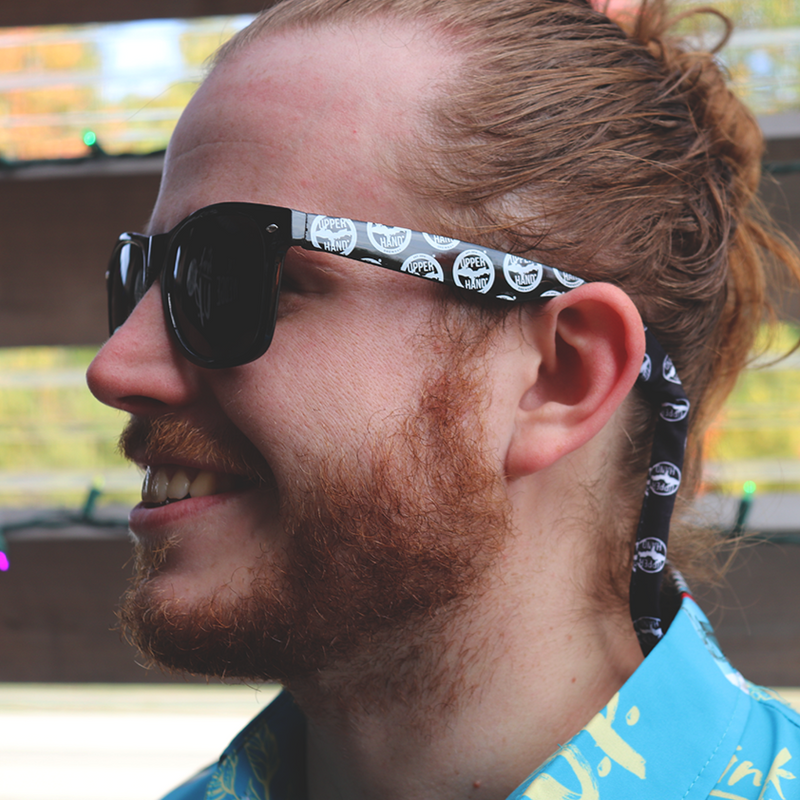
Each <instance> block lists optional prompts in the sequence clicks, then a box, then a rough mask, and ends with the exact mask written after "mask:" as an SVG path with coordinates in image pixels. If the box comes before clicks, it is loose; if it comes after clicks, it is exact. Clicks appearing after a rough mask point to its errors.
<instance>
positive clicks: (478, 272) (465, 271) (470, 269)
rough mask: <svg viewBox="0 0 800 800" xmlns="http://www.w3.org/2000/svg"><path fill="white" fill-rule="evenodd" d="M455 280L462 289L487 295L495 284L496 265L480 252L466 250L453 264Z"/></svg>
mask: <svg viewBox="0 0 800 800" xmlns="http://www.w3.org/2000/svg"><path fill="white" fill-rule="evenodd" d="M453 280H454V281H455V283H456V286H459V287H461V288H462V289H470V290H471V291H473V292H480V293H481V294H486V292H488V291H489V289H491V288H492V284H493V283H494V264H493V263H492V261H491V259H490V258H489V256H487V255H486V253H484V252H482V251H480V250H464V251H463V252H462V253H459V254H458V257H457V258H456V260H455V263H454V264H453Z"/></svg>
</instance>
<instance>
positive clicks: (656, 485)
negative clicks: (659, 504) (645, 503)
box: [647, 461, 681, 497]
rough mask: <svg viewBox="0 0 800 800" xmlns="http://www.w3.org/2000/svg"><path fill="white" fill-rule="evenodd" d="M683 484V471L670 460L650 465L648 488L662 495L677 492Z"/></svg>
mask: <svg viewBox="0 0 800 800" xmlns="http://www.w3.org/2000/svg"><path fill="white" fill-rule="evenodd" d="M680 485H681V471H680V470H679V469H678V468H677V467H676V466H675V465H674V464H671V463H670V462H669V461H659V463H658V464H653V466H652V467H650V476H649V478H648V481H647V488H648V489H649V490H650V491H652V492H653V493H655V494H659V495H661V496H662V497H667V496H668V495H671V494H675V492H677V491H678V489H679V488H680Z"/></svg>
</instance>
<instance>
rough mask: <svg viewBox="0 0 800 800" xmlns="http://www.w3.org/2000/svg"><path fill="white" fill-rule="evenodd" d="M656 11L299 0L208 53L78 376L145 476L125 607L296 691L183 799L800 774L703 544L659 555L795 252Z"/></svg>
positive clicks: (711, 88) (734, 136) (728, 101)
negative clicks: (755, 211) (726, 631)
mask: <svg viewBox="0 0 800 800" xmlns="http://www.w3.org/2000/svg"><path fill="white" fill-rule="evenodd" d="M661 12H662V9H661V8H660V6H657V5H650V6H648V7H647V8H646V9H645V10H644V11H643V13H642V16H641V17H640V18H639V20H638V22H637V23H636V25H637V26H638V28H637V30H636V31H635V32H634V33H633V34H632V35H626V34H624V33H623V31H622V30H621V29H620V28H619V27H618V26H617V25H616V24H614V23H613V22H610V21H609V20H608V18H607V17H605V16H604V15H603V14H601V13H599V12H597V11H595V10H593V9H591V8H590V6H589V5H588V4H587V3H585V2H582V1H581V0H572V1H571V2H567V1H565V2H555V1H554V0H537V1H536V2H519V3H517V2H514V1H513V0H503V2H500V0H458V1H457V2H456V0H452V1H451V0H444V1H442V0H437V2H433V1H432V0H430V1H428V0H405V1H404V0H397V1H396V2H395V0H385V1H384V0H363V1H362V0H355V1H352V0H351V2H344V1H343V0H342V1H341V2H339V1H337V0H298V1H296V2H287V3H283V4H280V5H278V6H276V7H275V8H273V9H272V10H270V11H268V12H266V14H265V15H264V16H262V17H261V18H259V20H258V21H257V22H256V23H254V25H253V26H251V28H250V29H249V30H248V31H246V32H245V33H244V34H242V35H240V36H239V37H237V39H236V40H235V41H234V42H233V44H231V45H229V46H227V47H226V48H225V49H224V50H223V52H222V53H221V54H220V56H219V57H218V59H217V63H216V65H215V67H214V69H213V71H212V72H211V74H210V76H209V77H208V79H207V80H206V81H205V83H204V84H203V86H202V87H201V88H200V90H199V91H198V93H197V95H196V96H195V98H194V99H193V100H192V102H191V103H190V105H189V107H188V108H187V110H186V112H185V113H184V115H183V117H182V118H181V121H180V122H179V124H178V127H177V129H176V131H175V134H174V137H173V139H172V142H171V143H170V147H169V151H168V154H167V159H166V163H165V168H164V176H163V181H162V186H161V190H160V193H159V196H158V200H157V202H156V206H155V210H154V212H153V216H152V220H151V222H150V235H149V236H140V235H136V234H126V235H124V236H123V237H121V239H120V242H119V243H118V245H117V248H116V249H115V255H114V257H113V258H112V267H111V274H110V278H109V289H110V311H111V326H112V331H115V332H114V334H113V336H112V337H111V339H110V340H109V341H108V343H107V344H106V345H105V347H104V348H103V350H102V351H101V352H100V354H99V355H98V357H97V359H96V360H95V362H94V363H93V365H92V367H91V369H90V371H89V384H90V387H91V389H92V391H93V392H94V394H95V395H96V396H97V397H98V398H99V399H100V400H102V401H103V402H106V403H108V404H110V405H113V406H116V407H118V408H121V409H123V410H125V411H128V412H130V413H131V415H132V420H131V423H130V425H129V427H128V429H127V430H126V432H125V434H124V435H123V440H122V443H123V449H124V451H125V453H126V454H127V456H128V457H129V458H131V459H132V460H134V461H136V462H137V463H139V464H141V465H142V466H143V467H144V468H145V469H146V476H145V482H144V487H143V502H142V503H141V504H140V505H138V506H137V507H136V508H135V509H134V510H133V512H132V514H131V530H132V532H133V536H134V539H135V541H136V544H137V556H138V562H137V566H138V569H137V581H136V584H135V586H134V588H133V589H132V590H131V592H130V593H129V595H128V597H127V598H126V600H125V604H124V609H123V620H124V623H125V624H126V625H127V626H128V627H129V629H130V630H131V631H132V634H133V636H134V637H135V639H136V641H137V643H138V644H139V646H140V647H141V648H142V650H143V651H144V652H145V653H146V654H147V655H149V656H150V657H151V658H152V659H154V660H155V661H158V662H160V663H162V664H165V665H167V666H170V667H173V668H177V669H182V670H189V671H193V672H199V673H204V674H213V675H220V676H226V677H241V678H246V679H249V680H279V681H281V682H282V683H284V685H285V686H286V687H287V690H288V691H287V692H286V693H284V694H283V695H282V696H281V697H280V698H279V699H278V700H277V701H276V702H275V703H274V704H273V705H272V706H271V707H270V708H268V709H267V710H266V711H265V712H264V713H263V714H262V715H260V716H259V717H258V718H257V719H256V720H254V722H253V723H251V725H250V726H248V728H247V729H245V731H243V732H242V734H240V736H239V737H238V738H237V739H236V740H235V741H234V742H233V743H232V745H231V747H230V748H229V749H228V750H227V751H226V753H225V754H224V755H223V757H222V758H221V760H220V762H219V763H218V764H217V765H214V766H213V767H211V768H209V770H207V771H205V772H204V773H202V774H201V775H200V776H197V777H196V778H195V779H193V781H191V782H190V783H188V784H187V785H186V786H184V787H181V788H180V789H178V790H176V791H175V792H174V793H173V794H172V795H170V797H172V798H189V797H191V798H195V797H208V798H218V797H229V796H230V797H271V798H304V797H308V798H311V799H312V800H325V799H326V798H336V797H346V798H373V797H381V798H391V797H405V798H407V797H415V798H452V797H485V798H503V797H507V796H511V797H520V796H526V797H547V798H556V797H557V798H567V797H575V798H577V797H581V798H597V797H615V798H616V797H637V798H640V797H656V796H658V797H661V796H669V797H686V798H700V797H703V798H705V797H708V796H709V795H711V796H718V797H728V798H739V797H743V798H753V800H756V798H758V800H762V798H764V800H767V799H768V798H773V797H781V798H783V799H784V800H786V798H788V797H790V796H798V795H797V792H798V789H796V788H794V787H795V786H797V785H799V784H795V783H792V782H793V781H795V780H796V778H795V774H796V773H797V764H798V758H800V720H798V718H797V716H796V715H793V714H792V712H790V711H789V710H788V709H787V708H786V707H784V706H783V705H781V704H780V703H779V702H778V701H776V700H775V699H773V698H771V697H770V696H769V695H768V694H767V693H766V692H764V691H763V690H758V689H755V688H752V687H749V685H748V684H746V683H745V682H744V681H743V679H741V677H740V676H739V675H738V673H736V672H735V671H734V670H733V669H732V668H731V667H730V666H729V665H728V664H727V662H725V660H724V658H723V657H722V656H721V654H719V653H718V651H717V650H716V648H715V647H714V645H713V635H712V634H711V632H710V629H708V627H707V622H705V619H704V617H703V616H702V613H701V612H700V611H699V609H697V607H696V606H695V605H694V604H693V602H692V601H691V599H690V598H689V597H688V595H687V594H686V592H685V587H683V586H682V583H681V580H680V578H679V577H678V576H677V573H676V572H675V570H674V567H686V568H688V569H689V570H691V569H692V568H695V567H697V563H696V559H695V558H694V557H693V556H692V555H691V550H692V545H693V543H694V542H695V541H696V539H695V535H694V534H690V533H685V532H682V531H681V530H676V531H675V532H674V535H679V538H678V540H677V545H678V547H677V557H676V558H674V559H672V561H673V567H672V568H670V567H668V566H667V562H666V530H667V529H668V527H669V515H670V512H671V508H672V502H673V500H674V497H675V492H676V491H677V488H678V485H679V484H680V481H681V477H682V476H683V482H684V485H685V486H686V487H687V490H688V491H691V488H692V484H693V481H695V480H696V477H697V462H698V458H699V447H698V444H697V443H698V442H699V441H700V440H701V438H702V434H703V431H704V429H705V427H706V425H707V424H708V420H709V418H710V417H711V416H712V415H713V413H714V411H715V410H716V408H717V407H718V406H719V403H720V402H721V401H722V399H724V396H725V395H726V394H727V391H728V390H729V388H730V386H731V384H732V381H733V379H734V378H735V374H736V372H737V371H738V370H739V369H740V368H741V366H742V364H743V363H744V359H745V357H746V354H747V351H748V350H749V348H750V345H751V344H752V340H753V337H754V334H755V330H756V327H757V325H758V323H759V320H760V317H761V313H762V306H763V302H764V301H763V287H762V286H761V276H762V275H763V263H762V262H763V260H764V258H765V257H766V256H767V255H769V254H770V253H773V254H777V256H778V257H779V258H782V259H783V260H784V261H785V262H786V264H787V265H788V266H789V267H790V268H792V269H794V270H795V275H797V274H798V272H797V266H796V261H794V260H793V259H794V255H793V254H792V253H791V252H790V251H789V250H788V249H787V248H785V247H784V246H783V245H781V244H780V242H779V241H778V240H777V239H776V238H775V237H774V236H773V235H772V234H770V232H769V230H768V229H767V228H765V227H761V226H759V225H758V223H757V222H756V221H755V220H754V218H753V217H752V215H751V213H750V205H751V202H752V200H753V194H754V191H755V185H756V183H757V179H758V175H757V170H758V166H757V165H758V158H759V154H760V138H759V135H758V131H757V129H756V127H755V125H754V123H753V122H752V120H751V118H750V117H749V115H748V114H747V113H746V112H745V111H744V109H743V108H741V106H739V105H738V104H737V103H736V102H735V101H733V100H732V98H731V96H730V95H729V93H728V91H727V89H726V88H725V86H724V81H723V78H722V76H721V75H720V73H719V71H718V69H717V68H716V66H715V65H714V63H713V59H712V58H711V56H708V55H696V56H692V57H690V56H687V55H684V54H682V53H680V52H679V51H677V50H675V49H673V48H672V47H671V46H667V45H665V44H663V42H662V40H663V38H664V35H665V31H664V28H665V23H664V21H663V13H661ZM290 209H294V210H293V211H292V210H290ZM361 220H369V221H371V222H370V224H367V223H362V222H359V221H361ZM423 231H424V232H428V233H421V232H423ZM284 255H285V259H284ZM282 259H284V263H283V268H282V271H281V269H280V263H281V260H282ZM403 273H406V274H403ZM420 278H427V280H421V279H420ZM529 298H531V300H530V302H527V301H528V299H529ZM523 301H526V302H523ZM643 317H644V318H645V320H646V322H647V325H648V333H647V336H645V330H644V325H643V322H642V318H643ZM273 328H274V338H273ZM662 347H663V348H664V349H663V350H662V349H661V348H662ZM665 351H666V352H665ZM676 368H677V369H676ZM678 375H680V377H681V378H682V379H683V384H684V385H685V387H686V394H688V399H687V397H686V394H684V391H683V388H682V386H681V382H680V380H679V378H678ZM637 380H638V382H639V386H640V388H638V389H635V390H633V387H634V384H636V383H637ZM632 390H633V391H632ZM690 403H691V405H692V407H693V411H692V416H691V426H692V427H691V428H690V439H689V451H688V460H687V462H686V464H685V465H684V464H683V463H682V460H683V446H684V440H685V431H686V424H687V423H688V422H689V416H688V411H689V407H690ZM651 450H652V453H651ZM648 476H649V477H648ZM643 496H644V497H645V502H644V506H643V505H642V497H643ZM637 527H638V533H637ZM687 554H688V555H687ZM632 568H633V576H634V577H633V579H632V580H631V578H630V575H631V569H632ZM662 574H663V575H665V577H664V581H663V585H662V582H661V576H662ZM629 587H630V588H629ZM681 591H683V600H682V601H681V599H680V593H681ZM681 602H682V605H681V609H680V611H679V610H678V605H679V604H681ZM629 603H630V609H629ZM631 615H632V616H633V620H634V624H632V622H631ZM665 631H666V633H665ZM646 654H648V655H647V658H646V659H645V658H644V656H645V655H646ZM799 783H800V782H799Z"/></svg>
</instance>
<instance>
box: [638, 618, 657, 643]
mask: <svg viewBox="0 0 800 800" xmlns="http://www.w3.org/2000/svg"><path fill="white" fill-rule="evenodd" d="M633 629H634V630H635V631H636V633H637V634H638V635H639V636H652V637H653V638H654V639H656V640H658V639H660V638H661V637H662V636H663V635H664V631H662V630H661V620H660V619H658V617H638V618H637V619H635V620H634V621H633Z"/></svg>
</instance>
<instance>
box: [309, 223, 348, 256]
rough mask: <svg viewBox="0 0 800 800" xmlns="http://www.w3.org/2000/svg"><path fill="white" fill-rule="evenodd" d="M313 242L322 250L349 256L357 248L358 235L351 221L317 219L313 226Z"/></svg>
mask: <svg viewBox="0 0 800 800" xmlns="http://www.w3.org/2000/svg"><path fill="white" fill-rule="evenodd" d="M311 241H312V242H313V244H314V247H318V248H319V249H320V250H325V251H327V252H328V253H335V254H336V255H338V256H348V255H350V253H352V252H353V249H354V248H355V246H356V242H357V241H358V234H357V233H356V226H355V225H354V224H353V221H352V220H351V219H344V217H315V218H314V222H313V223H312V225H311Z"/></svg>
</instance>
